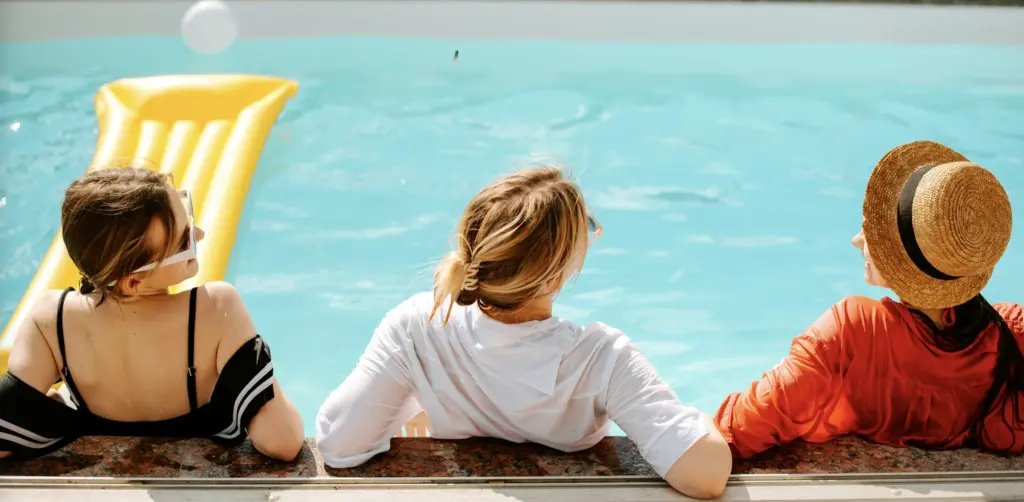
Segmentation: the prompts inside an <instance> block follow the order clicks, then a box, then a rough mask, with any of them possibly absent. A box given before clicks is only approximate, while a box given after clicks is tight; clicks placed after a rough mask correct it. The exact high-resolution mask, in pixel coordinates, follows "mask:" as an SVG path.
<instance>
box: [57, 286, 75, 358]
mask: <svg viewBox="0 0 1024 502" xmlns="http://www.w3.org/2000/svg"><path fill="white" fill-rule="evenodd" d="M72 291H74V288H68V289H65V290H64V291H63V292H62V293H61V294H60V302H58V303H57V348H58V349H60V361H61V371H60V373H61V375H64V374H66V373H67V371H68V355H67V353H66V352H65V351H64V299H65V298H67V296H68V293H70V292H72Z"/></svg>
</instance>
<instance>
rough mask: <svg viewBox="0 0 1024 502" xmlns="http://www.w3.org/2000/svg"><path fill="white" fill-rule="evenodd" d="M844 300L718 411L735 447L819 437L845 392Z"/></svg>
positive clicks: (752, 450) (754, 448)
mask: <svg viewBox="0 0 1024 502" xmlns="http://www.w3.org/2000/svg"><path fill="white" fill-rule="evenodd" d="M845 310H846V309H845V307H844V302H840V303H839V304H837V305H836V306H833V307H832V308H831V309H829V310H828V311H826V312H825V313H824V314H823V315H822V316H821V317H820V318H818V320H817V321H815V322H814V324H812V325H811V327H810V328H808V329H807V331H805V332H804V333H803V334H801V335H800V336H798V337H796V339H794V340H793V343H792V346H791V348H790V352H789V355H788V356H786V358H785V359H784V360H783V361H782V362H781V363H779V364H778V365H777V366H775V367H774V368H772V369H771V370H769V371H768V372H767V373H765V374H764V376H763V377H762V378H761V380H760V381H757V382H755V383H754V384H753V385H752V386H751V387H750V388H749V389H747V390H746V391H743V392H738V393H734V394H731V395H729V396H728V397H727V398H726V399H725V402H723V403H722V405H721V407H719V409H718V413H717V414H716V416H715V420H716V423H717V424H718V428H719V429H720V430H721V431H722V432H723V433H724V434H725V436H726V438H727V439H728V441H729V444H730V446H731V447H732V451H733V453H734V454H735V455H736V456H737V457H739V458H747V457H750V456H752V455H754V454H756V453H759V452H762V451H765V450H767V449H769V448H771V447H773V446H776V445H780V444H784V443H787V442H789V441H792V440H794V439H797V438H800V437H803V436H805V435H807V434H809V433H811V432H815V433H816V436H815V437H816V439H822V437H821V434H822V433H824V431H823V428H821V427H820V425H821V424H822V423H823V422H824V421H825V420H826V419H827V418H828V416H827V413H828V410H830V403H833V402H834V400H835V396H836V394H837V393H838V392H839V384H840V380H839V378H837V376H838V375H840V374H841V370H840V366H841V358H842V356H843V354H844V348H843V346H842V343H841V342H842V336H841V332H840V329H841V323H840V322H838V319H839V318H840V317H842V318H845V313H844V311H845Z"/></svg>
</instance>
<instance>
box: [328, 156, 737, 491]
mask: <svg viewBox="0 0 1024 502" xmlns="http://www.w3.org/2000/svg"><path fill="white" fill-rule="evenodd" d="M600 231H601V227H600V226H599V225H598V224H597V222H596V221H595V220H594V219H593V218H592V217H591V216H590V215H589V214H588V213H587V210H586V207H585V205H584V203H583V196H582V194H581V193H580V191H579V189H578V188H577V187H576V185H575V184H573V183H572V182H571V181H569V180H567V179H565V178H564V177H563V176H562V172H561V170H559V169H557V168H553V167H542V168H537V169H527V170H523V171H519V172H516V173H514V174H512V175H509V176H507V177H505V178H503V179H501V180H499V181H498V182H496V183H494V184H492V185H490V186H488V187H487V188H485V189H483V190H482V191H481V192H480V193H479V194H477V196H476V197H474V198H473V200H472V201H471V202H470V203H469V206H468V207H467V208H466V210H465V212H464V213H463V215H462V218H461V221H460V222H459V227H458V235H457V237H458V245H457V249H455V250H454V251H453V252H452V253H451V254H450V255H448V256H447V257H446V258H445V259H444V260H443V261H442V262H441V264H440V265H439V266H438V268H437V271H436V273H435V276H434V291H433V294H431V293H429V292H425V293H420V294H417V295H414V296H413V297H411V298H409V299H408V300H406V301H404V302H402V303H401V304H400V305H398V306H397V307H395V308H394V309H392V310H391V311H390V312H388V313H387V315H386V316H385V317H384V319H383V321H382V322H381V323H380V326H379V327H378V328H377V330H376V331H375V332H374V334H373V338H372V340H371V341H370V344H369V346H367V348H366V351H365V352H364V354H363V355H362V357H361V358H360V360H359V363H358V365H357V367H356V368H355V370H354V371H353V372H352V373H351V374H350V375H349V376H348V378H346V379H345V381H344V382H343V383H342V384H341V386H339V387H338V388H337V389H335V390H334V391H333V392H332V393H331V395H330V396H329V397H328V398H327V401H326V402H325V403H324V404H323V406H322V407H321V408H320V413H319V414H318V415H317V420H316V432H317V436H316V439H317V444H318V446H319V448H320V451H321V452H322V453H323V456H324V461H325V462H326V463H327V465H329V466H332V467H338V468H345V467H353V466H356V465H359V464H361V463H363V462H365V461H367V460H368V459H370V458H371V457H373V456H374V455H376V454H378V453H381V452H385V451H387V450H388V449H389V448H390V446H391V437H392V436H394V435H395V433H396V432H397V431H399V430H400V429H401V427H402V425H403V424H404V423H405V422H406V421H407V420H409V419H410V418H412V417H414V416H415V415H417V414H418V413H420V412H421V411H425V412H426V414H427V416H429V418H430V422H431V424H432V435H433V437H435V438H443V439H460V438H468V437H474V436H483V437H494V438H500V439H505V440H508V441H515V442H525V441H530V442H534V443H539V444H543V445H546V446H549V447H552V448H556V449H559V450H562V451H577V450H583V449H586V448H590V447H591V446H594V445H595V444H597V443H598V442H599V441H600V440H601V439H602V438H604V437H605V436H606V435H607V434H608V432H609V427H610V420H611V421H614V422H615V423H616V424H618V426H619V427H621V428H622V430H623V431H625V433H626V435H627V436H629V438H630V439H632V440H633V441H634V442H635V443H636V445H637V447H638V448H639V450H640V452H641V454H643V456H644V458H645V459H646V460H647V461H648V462H649V463H650V464H651V465H652V467H654V469H655V470H656V471H657V473H658V474H659V475H660V476H662V477H663V478H664V479H665V480H667V481H668V483H669V484H670V485H672V487H673V488H675V489H677V490H679V491H680V492H682V493H684V494H686V495H689V496H691V497H698V498H710V497H715V496H718V495H719V494H721V493H722V491H723V490H724V489H725V484H726V481H727V480H728V477H729V474H730V471H731V469H732V456H731V454H730V452H729V448H728V446H727V445H726V443H725V440H724V438H723V437H722V435H721V433H720V432H719V431H718V429H716V428H715V426H714V425H713V424H712V423H711V421H710V418H709V417H708V416H706V415H704V414H703V413H701V412H700V411H698V410H696V409H694V408H691V407H688V406H685V405H683V404H682V403H680V401H679V398H678V397H677V396H676V394H675V392H673V391H672V389H671V388H670V387H669V385H668V384H667V383H665V382H664V381H663V380H662V379H661V377H659V376H658V373H657V372H656V371H655V370H654V368H653V367H652V366H651V364H650V363H649V362H648V361H647V359H646V358H645V357H644V356H643V354H641V353H640V351H639V350H638V349H637V348H636V347H635V346H634V345H633V344H632V343H631V342H630V340H629V338H627V337H626V335H625V334H623V333H622V332H621V331H619V330H617V329H615V328H612V327H610V326H607V325H604V324H601V323H597V322H595V323H591V324H588V325H585V326H581V325H578V324H575V323H573V322H572V321H569V320H566V319H560V318H558V317H554V316H553V315H552V314H551V310H552V302H553V301H554V298H555V296H556V294H557V293H558V291H559V290H560V289H561V287H562V285H564V284H565V283H566V282H567V281H568V280H569V279H570V278H571V277H572V276H573V275H575V274H576V273H577V272H578V271H579V269H580V267H581V266H582V265H583V259H584V257H585V256H586V251H587V247H588V243H589V241H590V240H591V239H594V238H596V237H597V236H598V235H600Z"/></svg>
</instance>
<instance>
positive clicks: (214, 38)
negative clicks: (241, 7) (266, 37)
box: [181, 0, 238, 54]
mask: <svg viewBox="0 0 1024 502" xmlns="http://www.w3.org/2000/svg"><path fill="white" fill-rule="evenodd" d="M181 37H182V38H183V39H185V44H186V45H188V46H189V47H190V48H191V49H192V50H194V51H196V52H200V53H203V54H216V53H218V52H221V51H223V50H225V49H227V48H228V47H230V46H231V44H232V43H234V41H235V39H236V38H238V26H237V25H236V24H235V18H234V16H233V15H232V14H231V9H230V8H229V7H228V5H227V4H226V3H224V2H223V1H221V0H200V1H199V2H196V3H194V4H192V6H191V7H189V9H188V11H187V12H185V17H183V18H181Z"/></svg>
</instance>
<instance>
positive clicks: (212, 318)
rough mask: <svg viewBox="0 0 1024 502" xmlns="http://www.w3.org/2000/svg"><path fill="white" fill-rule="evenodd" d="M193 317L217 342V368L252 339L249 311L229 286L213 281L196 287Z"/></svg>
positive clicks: (254, 331)
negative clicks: (194, 314) (194, 315)
mask: <svg viewBox="0 0 1024 502" xmlns="http://www.w3.org/2000/svg"><path fill="white" fill-rule="evenodd" d="M196 296H197V300H198V301H197V302H196V303H197V305H196V317H197V318H198V320H199V321H200V322H202V323H203V324H204V325H205V326H206V329H209V330H210V332H211V333H212V334H213V336H215V337H217V338H218V339H219V340H218V342H217V368H218V370H219V368H223V367H224V364H226V363H227V361H228V359H230V358H231V356H232V355H233V354H234V353H235V352H236V351H237V350H238V348H239V347H241V346H242V345H244V344H245V343H246V342H248V341H249V340H251V339H252V338H253V337H255V336H256V326H255V325H254V324H253V321H252V317H251V316H250V315H249V310H248V309H246V307H245V302H244V301H243V300H242V295H241V294H239V293H238V290H237V289H235V287H234V286H233V285H231V284H230V283H227V282H224V281H214V282H209V283H206V284H204V285H202V286H200V287H199V289H198V292H197V294H196Z"/></svg>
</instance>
